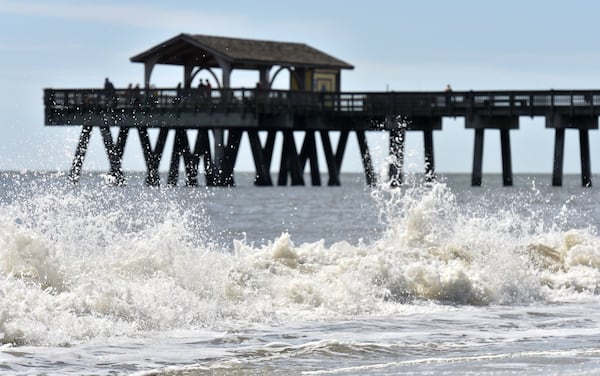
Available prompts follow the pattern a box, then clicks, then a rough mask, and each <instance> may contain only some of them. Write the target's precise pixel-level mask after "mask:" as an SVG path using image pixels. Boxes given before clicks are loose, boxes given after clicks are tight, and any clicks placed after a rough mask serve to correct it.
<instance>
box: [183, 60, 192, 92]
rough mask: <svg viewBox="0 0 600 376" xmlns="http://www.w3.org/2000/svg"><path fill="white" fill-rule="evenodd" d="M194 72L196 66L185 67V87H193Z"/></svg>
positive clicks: (187, 64) (188, 64)
mask: <svg viewBox="0 0 600 376" xmlns="http://www.w3.org/2000/svg"><path fill="white" fill-rule="evenodd" d="M193 72H194V65H193V64H190V63H186V64H185V65H184V66H183V87H184V88H186V89H189V88H191V87H192V73H193Z"/></svg>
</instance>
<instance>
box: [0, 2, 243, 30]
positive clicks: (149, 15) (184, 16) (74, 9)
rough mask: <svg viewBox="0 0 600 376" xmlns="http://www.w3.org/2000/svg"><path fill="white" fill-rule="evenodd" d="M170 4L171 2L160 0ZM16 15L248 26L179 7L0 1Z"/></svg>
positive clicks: (186, 26)
mask: <svg viewBox="0 0 600 376" xmlns="http://www.w3.org/2000/svg"><path fill="white" fill-rule="evenodd" d="M164 4H172V3H166V2H165V3H164ZM2 13H4V14H17V15H25V16H35V17H49V18H61V19H68V20H77V21H90V22H94V23H101V24H117V25H124V26H130V27H144V28H148V27H151V28H154V29H156V28H162V29H174V28H175V29H178V30H190V31H193V30H197V29H198V28H199V26H202V29H204V30H208V29H212V30H217V31H219V32H220V31H221V30H223V31H226V30H228V29H231V28H232V27H237V28H243V27H247V26H248V25H246V24H247V22H246V19H245V17H244V16H241V15H235V14H229V13H228V14H219V13H210V12H204V11H190V10H185V11H184V10H179V9H174V8H173V7H168V8H162V7H157V6H151V5H141V4H136V5H133V4H103V3H100V2H97V3H81V2H68V3H65V2H60V1H48V2H46V1H44V2H41V1H27V2H22V1H11V0H0V14H2Z"/></svg>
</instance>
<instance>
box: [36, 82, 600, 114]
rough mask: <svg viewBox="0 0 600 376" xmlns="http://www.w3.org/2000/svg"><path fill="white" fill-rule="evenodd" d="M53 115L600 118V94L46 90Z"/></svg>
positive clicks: (598, 91) (163, 89) (45, 94)
mask: <svg viewBox="0 0 600 376" xmlns="http://www.w3.org/2000/svg"><path fill="white" fill-rule="evenodd" d="M44 103H45V106H46V111H47V113H50V114H52V113H56V114H62V115H64V114H69V113H86V112H95V113H100V112H104V111H107V110H110V111H122V112H127V111H135V112H137V111H139V112H143V113H154V112H173V111H180V112H223V113H227V112H244V113H246V112H254V113H265V114H278V113H280V114H283V113H294V114H312V113H327V112H329V113H336V114H340V115H367V116H382V115H390V114H399V115H407V116H411V115H417V116H420V115H429V116H432V115H433V116H452V115H454V116H464V115H468V114H470V113H473V111H479V112H481V111H489V112H490V113H495V112H508V113H511V114H516V115H543V114H546V113H547V112H548V111H553V110H557V109H558V110H563V111H564V110H565V109H570V110H571V111H579V112H581V111H585V112H586V113H590V114H593V115H595V114H597V113H598V109H600V90H586V91H583V90H580V91H566V90H562V91H559V90H548V91H489V92H482V91H467V92H338V93H324V92H302V91H287V90H256V89H244V88H241V89H211V90H207V89H183V90H177V89H174V88H166V89H165V88H160V89H159V88H152V89H132V90H129V89H116V90H114V91H106V90H103V89H46V90H45V91H44Z"/></svg>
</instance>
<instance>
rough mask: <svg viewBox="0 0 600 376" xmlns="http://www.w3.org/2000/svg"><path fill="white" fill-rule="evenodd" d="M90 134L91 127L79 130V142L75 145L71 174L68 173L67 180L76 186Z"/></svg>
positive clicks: (85, 126) (87, 126)
mask: <svg viewBox="0 0 600 376" xmlns="http://www.w3.org/2000/svg"><path fill="white" fill-rule="evenodd" d="M91 134H92V126H91V125H84V126H83V128H81V134H80V136H79V142H78V143H77V149H76V150H75V157H74V158H73V164H72V166H71V172H70V173H69V180H70V181H71V182H73V183H74V184H77V183H78V182H79V178H80V177H81V168H82V166H83V160H84V159H85V154H86V152H87V148H88V145H89V143H90V136H91Z"/></svg>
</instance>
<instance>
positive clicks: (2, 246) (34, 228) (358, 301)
mask: <svg viewBox="0 0 600 376" xmlns="http://www.w3.org/2000/svg"><path fill="white" fill-rule="evenodd" d="M407 182H408V183H407V184H405V185H403V186H401V187H391V186H390V187H388V186H384V187H378V188H377V189H375V190H374V191H373V194H372V204H373V205H377V206H378V207H379V208H380V213H381V215H380V217H381V220H382V221H383V222H384V223H385V229H386V230H385V231H384V233H382V235H381V236H380V237H379V239H377V240H376V241H374V242H369V243H365V242H357V243H350V242H346V241H341V242H336V243H333V244H331V245H326V242H325V239H323V240H320V241H316V242H307V243H300V244H296V242H295V241H294V235H295V234H294V233H293V232H284V233H282V234H281V235H279V236H274V237H273V239H272V240H271V241H270V242H267V243H266V244H262V245H254V244H252V243H248V242H246V241H245V240H244V239H239V240H236V241H234V242H233V244H232V245H230V246H227V247H223V246H221V245H218V244H219V242H218V241H217V240H218V239H216V235H214V234H211V233H210V232H209V231H208V228H209V224H210V218H207V215H206V211H205V210H204V206H205V205H204V204H205V203H206V202H207V201H208V200H211V199H212V197H211V193H210V191H204V190H190V189H162V188H160V189H150V188H135V189H134V188H130V187H120V188H111V187H103V188H101V189H97V190H89V189H83V188H68V187H55V188H53V189H45V190H44V191H43V192H40V190H38V189H26V188H23V191H22V192H19V193H18V195H19V198H18V199H15V200H12V201H10V202H5V203H3V204H2V205H1V207H0V303H1V305H0V307H1V308H0V332H1V333H2V334H1V338H2V339H1V341H2V342H4V343H16V344H31V345H63V344H64V345H68V344H74V343H79V342H85V341H90V340H94V339H101V338H105V337H119V336H124V337H137V336H144V335H146V334H147V333H151V332H163V331H169V330H195V329H198V328H204V327H209V328H215V329H219V328H222V329H224V330H228V329H231V328H234V329H235V328H239V327H245V326H246V325H249V324H252V323H274V324H277V323H282V322H288V321H290V320H305V321H310V320H334V319H344V318H353V317H364V316H382V315H383V316H385V315H403V314H406V313H409V312H414V307H416V306H420V305H428V307H430V308H428V309H441V310H444V309H452V307H454V306H457V305H488V304H510V305H514V304H530V303H534V302H545V301H567V300H570V299H586V298H589V299H595V298H596V294H597V292H598V282H597V281H599V280H600V278H599V277H600V275H599V267H598V266H599V264H600V261H599V260H600V257H599V256H598V250H599V249H600V247H599V244H600V240H599V239H598V237H597V235H596V234H595V232H594V231H593V230H592V229H588V228H584V229H569V228H568V227H566V228H565V224H568V220H563V219H564V218H568V217H569V216H570V215H572V214H571V213H570V209H569V203H568V202H567V203H565V209H564V210H562V211H563V213H561V214H560V217H561V218H563V219H561V221H562V222H561V224H560V225H554V226H553V225H545V224H540V220H539V218H547V216H546V215H540V214H538V213H537V211H536V210H535V208H528V207H527V199H528V198H527V197H528V196H527V195H524V197H517V198H515V201H519V202H518V204H516V205H512V206H511V205H507V206H506V207H504V208H501V209H499V210H495V211H492V210H489V209H488V208H483V209H482V208H481V206H478V205H473V204H471V205H465V204H463V203H461V202H460V200H459V199H458V198H457V197H456V196H455V195H454V194H453V192H452V191H451V190H450V188H448V186H447V185H446V184H445V183H443V182H436V183H431V184H420V183H419V184H416V183H412V182H411V181H410V179H409V180H407ZM531 195H532V198H530V199H532V200H538V199H540V198H539V197H537V196H536V195H535V193H531ZM557 215H558V214H557ZM315 217H318V214H317V213H316V214H315ZM434 307H437V308H434Z"/></svg>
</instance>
